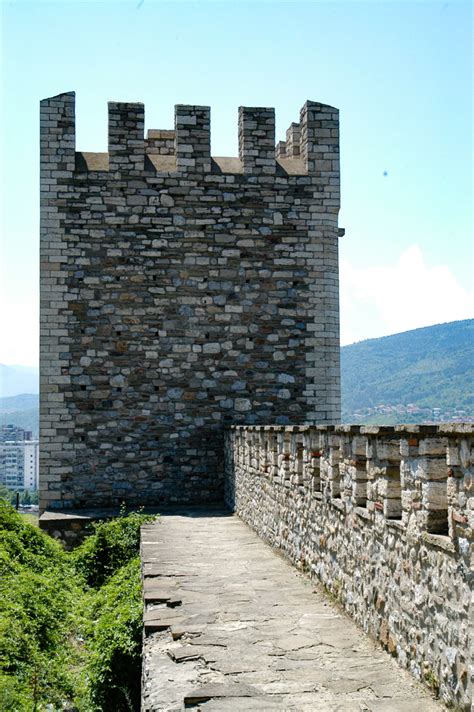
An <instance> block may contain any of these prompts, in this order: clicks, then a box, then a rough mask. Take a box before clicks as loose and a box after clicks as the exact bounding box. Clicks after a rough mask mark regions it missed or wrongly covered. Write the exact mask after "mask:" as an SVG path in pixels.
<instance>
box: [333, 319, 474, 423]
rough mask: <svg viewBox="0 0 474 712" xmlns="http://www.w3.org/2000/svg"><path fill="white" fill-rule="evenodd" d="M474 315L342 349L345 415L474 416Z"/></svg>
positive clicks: (398, 419)
mask: <svg viewBox="0 0 474 712" xmlns="http://www.w3.org/2000/svg"><path fill="white" fill-rule="evenodd" d="M473 366H474V319H467V320H465V321H453V322H450V323H448V324H437V325H436V326H428V327H425V328H423V329H414V330H413V331H405V332H403V333H402V334H394V335H393V336H384V337H382V338H380V339H368V340H367V341H361V342H359V343H357V344H351V345H350V346H344V347H342V349H341V374H342V421H343V422H344V423H349V422H350V423H386V424H394V423H413V422H426V421H433V422H442V421H447V420H468V419H471V420H472V419H474V376H473V374H474V368H473Z"/></svg>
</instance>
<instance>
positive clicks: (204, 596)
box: [142, 511, 443, 712]
mask: <svg viewBox="0 0 474 712" xmlns="http://www.w3.org/2000/svg"><path fill="white" fill-rule="evenodd" d="M142 547H144V548H146V551H147V552H148V555H149V551H150V549H153V550H154V558H155V559H156V560H157V562H159V561H160V560H162V561H163V562H166V561H168V560H169V559H170V558H173V559H174V560H175V561H176V564H177V566H179V568H180V569H181V570H188V572H189V577H188V578H186V577H180V578H179V579H177V580H176V581H175V583H176V588H177V590H178V592H179V596H180V598H181V599H182V604H181V606H180V607H179V611H180V615H183V616H184V617H187V619H188V621H189V623H186V622H184V623H183V624H181V626H180V628H179V630H177V631H176V632H175V633H174V632H173V628H172V629H171V630H168V631H164V632H158V633H153V634H151V635H148V634H147V635H146V637H145V640H144V662H143V700H142V710H143V712H158V711H163V712H165V711H170V710H184V709H188V708H192V709H202V710H206V711H207V710H217V711H218V712H225V710H232V711H234V712H235V711H236V710H239V712H242V711H243V710H268V711H272V712H273V711H277V710H281V712H283V711H286V710H294V711H295V712H300V711H301V710H307V711H308V712H309V711H311V712H315V711H316V712H317V711H318V710H319V711H320V712H323V711H324V712H335V711H336V710H344V711H345V712H351V711H354V712H361V710H366V711H370V710H372V709H373V710H374V712H376V711H377V710H380V711H382V710H383V709H386V710H387V712H388V710H392V709H393V710H394V711H399V712H405V710H408V709H412V710H415V709H418V710H420V712H421V710H423V712H424V711H425V710H426V711H427V712H434V711H435V710H441V709H443V707H442V706H441V705H440V704H438V703H437V702H435V701H434V700H432V699H431V698H430V696H429V694H428V693H427V692H425V691H423V690H422V689H421V687H420V686H419V685H418V683H417V682H416V681H414V680H413V679H412V678H410V676H409V675H408V674H407V673H406V672H405V671H403V670H401V669H400V668H399V667H398V666H397V664H396V663H395V661H394V660H393V659H391V658H390V657H389V656H388V655H387V654H386V653H384V652H383V651H382V650H380V649H379V648H377V647H376V646H375V645H374V644H373V643H372V642H371V641H370V640H369V639H368V638H366V637H365V636H364V635H363V633H361V631H360V630H358V629H357V627H356V626H355V624H354V623H353V622H351V621H350V620H349V619H348V618H347V617H346V616H345V615H344V614H343V613H341V611H340V610H338V609H337V608H335V607H334V606H332V605H331V604H330V603H329V601H328V600H327V599H326V598H325V596H324V594H323V592H322V590H321V589H320V588H315V586H314V584H312V583H311V582H310V581H309V580H308V579H307V578H305V577H304V576H303V575H302V574H300V573H298V572H297V571H296V570H295V569H294V568H293V567H291V566H289V565H288V564H287V563H286V562H285V561H284V560H283V559H282V558H281V557H279V556H277V555H276V554H275V552H274V551H272V550H271V549H270V548H269V547H268V546H266V545H265V544H264V543H263V542H262V541H261V540H260V539H259V538H258V537H257V535H256V534H255V533H254V532H252V531H251V530H250V529H249V528H248V527H247V526H246V525H245V524H243V523H242V522H241V521H240V520H239V519H237V517H231V516H229V515H228V514H226V513H225V512H218V511H216V512H214V513H212V514H211V513H209V515H208V516H206V515H205V514H203V513H202V512H201V513H200V516H192V513H191V512H190V513H189V515H188V516H183V515H172V516H164V517H162V518H160V520H159V521H158V522H157V523H156V524H153V525H147V526H145V527H143V528H142ZM165 568H166V564H165ZM164 578H165V579H166V580H168V577H167V576H166V577H164ZM154 583H155V580H154ZM144 585H145V590H146V588H147V586H148V579H147V576H146V574H145V576H144ZM145 605H146V607H147V611H146V613H145V617H147V616H148V608H149V607H148V605H147V604H145ZM198 616H199V617H200V618H203V619H206V622H205V623H204V625H203V626H202V627H199V628H196V627H195V626H194V625H193V624H192V621H193V620H195V617H198ZM379 702H380V703H381V706H380V707H376V706H375V705H376V704H377V703H379ZM384 703H390V704H391V705H392V706H391V707H390V705H389V704H387V705H386V706H384ZM371 705H374V706H373V707H372V706H371ZM410 705H411V708H410Z"/></svg>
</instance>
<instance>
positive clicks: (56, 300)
mask: <svg viewBox="0 0 474 712" xmlns="http://www.w3.org/2000/svg"><path fill="white" fill-rule="evenodd" d="M238 121H239V126H238V132H239V157H238V158H216V157H211V154H210V110H209V108H208V107H204V106H176V109H175V127H174V130H173V131H171V130H169V131H156V130H152V131H148V137H147V138H146V139H145V138H144V107H143V104H131V103H116V102H110V103H109V132H108V144H109V145H108V153H94V154H93V153H78V152H76V150H75V95H74V93H66V94H60V95H59V96H55V97H52V98H49V99H45V100H44V101H42V102H41V485H40V487H41V501H40V505H41V509H42V510H44V509H47V508H59V509H63V508H72V507H79V508H80V507H85V506H87V507H98V506H101V507H103V506H106V507H110V506H116V505H117V504H118V503H120V502H121V501H126V502H128V503H130V504H157V505H160V506H161V505H165V504H169V503H174V502H206V501H213V500H219V499H221V498H222V496H223V469H224V468H223V430H224V427H225V426H227V425H230V424H239V423H240V424H259V423H277V424H281V425H285V424H292V423H304V422H308V421H316V422H318V423H335V422H337V421H338V418H339V409H340V378H339V308H338V258H337V254H338V253H337V250H338V247H337V243H338V237H339V236H340V234H342V231H341V230H339V229H338V225H337V217H338V211H339V123H338V111H337V110H336V109H334V108H333V107H330V106H326V105H324V104H319V103H314V102H309V101H308V102H306V103H305V105H304V107H303V109H302V110H301V116H300V122H299V124H296V123H293V124H292V125H291V126H290V128H289V129H288V132H287V140H286V141H285V142H280V143H279V144H278V146H277V148H275V117H274V110H273V109H269V108H247V107H241V108H240V109H239V116H238Z"/></svg>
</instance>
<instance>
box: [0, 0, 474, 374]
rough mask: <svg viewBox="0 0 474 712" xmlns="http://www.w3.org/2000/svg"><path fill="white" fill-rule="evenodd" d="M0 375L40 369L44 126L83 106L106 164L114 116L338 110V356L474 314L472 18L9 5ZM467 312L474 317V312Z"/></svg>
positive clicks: (143, 2) (243, 8) (417, 10)
mask: <svg viewBox="0 0 474 712" xmlns="http://www.w3.org/2000/svg"><path fill="white" fill-rule="evenodd" d="M0 9H1V41H2V54H1V62H2V64H1V102H2V103H1V106H2V109H1V118H2V124H1V141H2V144H1V151H2V168H1V185H0V196H1V199H2V209H1V262H2V265H1V268H0V269H1V272H0V280H1V296H2V300H3V302H4V303H5V302H6V305H7V306H3V307H2V312H3V324H2V325H0V328H1V332H0V344H1V346H0V363H7V364H13V363H17V364H18V363H19V364H24V365H32V364H35V363H36V362H37V333H38V329H37V321H38V296H37V293H38V242H39V238H38V210H39V200H38V173H39V166H38V111H39V106H38V104H39V101H40V99H42V98H44V97H47V96H52V95H54V94H57V93H59V92H62V91H70V90H74V91H76V95H77V99H76V101H77V149H78V150H89V151H105V150H107V149H106V145H107V138H106V120H107V101H109V100H118V101H143V102H144V103H145V110H146V124H147V128H172V126H173V107H174V104H176V103H190V104H192V103H196V104H209V105H211V107H212V151H213V154H214V155H237V128H236V124H237V107H238V106H239V105H241V104H243V105H248V106H274V107H275V108H276V112H277V138H278V139H282V138H284V132H285V130H286V128H287V126H288V125H289V124H290V123H291V122H292V121H297V120H298V117H299V109H300V107H301V106H302V104H303V103H304V101H305V100H306V99H312V100H315V101H321V102H325V103H328V104H332V105H334V106H337V107H339V109H340V112H341V158H342V160H341V168H342V205H343V209H342V211H341V219H340V225H341V226H343V227H345V228H346V237H344V238H342V240H341V252H340V257H341V321H342V340H343V343H349V342H351V341H356V340H360V339H363V338H369V337H377V336H381V335H383V334H388V333H393V332H397V331H403V330H406V329H410V328H414V327H417V326H423V325H428V324H433V323H437V322H440V321H450V320H455V319H461V318H467V317H469V316H473V311H472V305H473V301H472V294H473V284H472V279H473V278H472V275H473V272H474V269H473V268H474V264H473V251H472V250H473V248H472V244H473V243H472V241H473V236H472V222H471V200H472V103H471V101H472V99H471V97H472V90H473V87H472V9H471V5H470V3H467V2H461V1H457V0H454V1H451V2H450V1H447V2H427V1H425V2H411V1H405V2H392V1H388V0H387V1H384V0H377V1H374V2H338V1H337V0H336V1H334V2H317V1H314V2H249V3H247V2H230V1H229V2H226V1H225V0H221V1H215V2H196V3H188V2H179V1H175V2H158V1H155V2H153V1H151V0H136V1H135V2H67V1H63V2H56V3H43V2H41V1H35V2H23V1H22V0H19V1H17V2H0ZM469 300H471V301H469Z"/></svg>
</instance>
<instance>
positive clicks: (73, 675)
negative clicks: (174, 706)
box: [0, 501, 153, 712]
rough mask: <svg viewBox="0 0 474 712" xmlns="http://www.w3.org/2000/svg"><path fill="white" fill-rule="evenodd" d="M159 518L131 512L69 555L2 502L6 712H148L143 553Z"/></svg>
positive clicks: (0, 611)
mask: <svg viewBox="0 0 474 712" xmlns="http://www.w3.org/2000/svg"><path fill="white" fill-rule="evenodd" d="M151 519H153V518H152V517H147V516H145V515H143V514H140V513H132V514H129V515H128V516H125V514H124V513H122V515H121V516H120V517H118V518H117V519H115V520H111V521H108V522H104V523H100V524H97V525H95V527H94V533H93V534H91V536H89V537H88V538H87V539H86V540H85V542H84V543H83V544H82V546H81V547H79V548H78V549H77V550H76V551H74V552H72V553H67V552H65V551H64V550H63V549H62V548H61V546H60V545H59V544H58V543H57V542H55V541H53V540H52V539H50V538H49V537H48V536H47V535H46V534H44V533H43V532H41V531H40V530H39V529H38V528H37V527H34V526H32V525H31V524H29V523H28V522H25V521H24V519H23V518H22V517H21V515H19V514H18V513H17V512H16V511H15V510H14V509H13V507H11V506H10V505H9V504H8V503H6V502H5V501H0V661H1V662H0V709H1V710H2V712H3V710H5V712H33V711H34V710H41V709H44V708H45V705H51V709H59V708H61V709H62V708H64V706H65V705H66V706H67V707H68V708H71V705H73V706H74V709H76V710H78V711H79V710H80V711H81V712H101V711H104V712H105V711H108V710H114V712H121V710H124V711H125V710H134V709H139V699H140V668H141V658H140V656H141V639H142V599H141V580H140V564H139V558H138V556H137V552H138V545H139V537H140V526H141V524H142V523H143V522H145V521H150V520H151ZM92 587H93V588H92Z"/></svg>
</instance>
